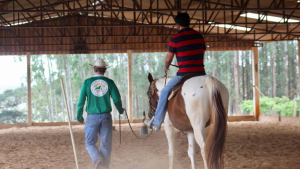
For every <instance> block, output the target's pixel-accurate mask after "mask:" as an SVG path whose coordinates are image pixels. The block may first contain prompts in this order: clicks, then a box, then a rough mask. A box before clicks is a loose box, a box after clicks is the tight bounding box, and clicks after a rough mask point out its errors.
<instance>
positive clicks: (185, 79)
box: [168, 73, 206, 100]
mask: <svg viewBox="0 0 300 169" xmlns="http://www.w3.org/2000/svg"><path fill="white" fill-rule="evenodd" d="M204 75H206V74H203V73H189V74H186V75H184V76H182V78H181V80H180V81H179V82H178V83H177V84H176V85H175V86H174V87H173V89H172V91H171V94H170V95H169V98H168V100H170V99H172V98H173V97H174V96H175V95H176V94H177V92H178V90H179V89H180V88H181V87H182V85H183V84H184V82H185V81H187V80H188V79H190V78H192V77H196V76H204Z"/></svg>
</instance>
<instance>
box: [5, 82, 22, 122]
mask: <svg viewBox="0 0 300 169" xmlns="http://www.w3.org/2000/svg"><path fill="white" fill-rule="evenodd" d="M24 90H25V91H26V87H21V88H18V89H15V90H5V91H4V92H3V93H2V94H0V124H4V123H25V122H26V120H27V110H26V105H24V102H25V103H26V99H25V98H26V93H25V92H24ZM24 94H25V96H24Z"/></svg>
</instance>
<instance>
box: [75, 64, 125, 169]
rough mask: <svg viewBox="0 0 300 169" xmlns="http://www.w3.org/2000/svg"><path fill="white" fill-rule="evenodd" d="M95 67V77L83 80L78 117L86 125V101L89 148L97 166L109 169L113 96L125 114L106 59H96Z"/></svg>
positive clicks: (86, 129) (86, 130) (118, 108)
mask: <svg viewBox="0 0 300 169" xmlns="http://www.w3.org/2000/svg"><path fill="white" fill-rule="evenodd" d="M93 67H94V72H95V76H94V77H91V78H89V79H86V80H85V81H84V82H83V85H82V88H81V92H80V96H79V100H78V104H77V120H78V122H79V123H81V124H83V123H84V119H83V117H82V114H83V107H84V104H85V100H86V99H87V103H86V109H85V110H86V112H87V117H86V123H85V126H84V131H85V139H86V150H87V151H88V153H89V154H90V156H91V158H92V160H93V162H94V165H95V167H96V169H108V168H109V163H110V156H111V147H112V117H111V114H110V112H111V110H112V108H111V102H110V97H111V98H112V100H113V102H114V104H115V106H116V108H117V110H118V111H119V113H120V114H122V113H123V108H122V100H121V96H120V93H119V90H118V88H117V86H116V84H115V83H114V81H113V80H111V79H109V78H107V77H104V73H105V71H106V69H107V67H106V65H105V62H104V60H103V59H100V60H97V61H96V63H95V65H94V66H93ZM98 134H99V138H100V142H101V146H100V151H99V149H98V147H97V146H96V143H97V141H98Z"/></svg>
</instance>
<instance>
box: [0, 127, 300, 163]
mask: <svg viewBox="0 0 300 169" xmlns="http://www.w3.org/2000/svg"><path fill="white" fill-rule="evenodd" d="M228 126H229V130H228V136H227V143H226V149H227V152H226V157H225V161H226V168H227V169H236V168H249V169H260V168H261V169H277V168H278V169H279V168H280V169H299V168H300V123H297V122H230V123H228ZM117 128H118V127H117ZM134 130H135V131H136V132H139V126H137V125H135V127H134ZM73 131H74V136H75V142H76V148H77V156H78V159H79V168H80V169H93V168H94V167H93V164H92V161H91V159H90V157H89V155H88V153H87V151H86V150H85V136H84V131H83V125H82V126H73ZM0 146H1V148H0V169H48V168H49V169H50V168H51V169H52V168H53V169H74V168H76V167H75V162H74V161H75V160H74V155H73V150H72V145H71V140H70V133H69V129H68V126H58V127H28V128H16V127H14V128H10V129H1V130H0ZM187 147H188V145H187V139H176V155H175V165H176V167H175V168H176V169H189V168H190V160H189V157H188V155H187ZM196 164H197V167H198V169H200V168H203V161H202V158H201V155H200V149H199V148H198V147H197V155H196ZM167 168H168V144H167V139H166V136H165V133H164V132H163V131H162V132H154V133H153V135H151V136H150V138H149V139H147V140H138V139H136V138H135V137H134V136H133V135H132V133H131V132H130V131H129V127H128V125H127V124H126V125H123V127H122V144H121V145H120V144H119V132H118V131H114V134H113V152H112V160H111V169H167Z"/></svg>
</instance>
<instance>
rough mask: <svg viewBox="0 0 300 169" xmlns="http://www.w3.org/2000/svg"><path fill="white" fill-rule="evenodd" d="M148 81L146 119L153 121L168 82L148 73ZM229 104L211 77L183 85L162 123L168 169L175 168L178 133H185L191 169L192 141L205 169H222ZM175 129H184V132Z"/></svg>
mask: <svg viewBox="0 0 300 169" xmlns="http://www.w3.org/2000/svg"><path fill="white" fill-rule="evenodd" d="M148 80H149V83H150V86H149V89H148V92H147V95H148V97H149V104H150V107H149V112H148V116H149V118H152V117H153V116H154V115H155V111H156V107H157V103H158V99H159V96H160V91H161V90H162V89H163V88H164V86H165V85H166V84H167V83H168V82H169V81H170V80H171V78H166V77H162V78H158V79H155V80H153V77H152V75H151V73H149V75H148ZM169 99H170V98H169ZM228 102H229V93H228V90H227V88H226V87H225V85H224V84H223V83H221V82H220V81H219V80H217V79H216V78H214V77H211V76H208V75H205V76H195V77H192V78H190V79H188V80H186V81H185V82H184V83H183V85H182V86H181V88H180V89H179V91H178V92H177V94H176V96H174V97H173V98H171V99H170V100H169V103H168V111H167V113H166V117H165V120H164V126H165V134H166V136H167V140H168V144H169V169H173V168H174V139H175V137H174V132H179V131H181V132H185V133H187V138H188V143H189V146H188V156H189V158H190V160H191V167H192V169H195V168H196V167H195V141H196V142H197V143H198V145H199V146H200V149H201V155H202V158H203V161H204V167H205V169H220V168H224V153H225V138H226V131H227V113H228ZM187 123H189V124H187ZM209 124H210V131H209V134H208V136H207V137H206V135H205V128H206V127H207V126H208V125H209ZM175 126H176V127H175ZM188 126H190V127H188ZM178 128H185V129H184V130H185V131H183V130H182V129H178Z"/></svg>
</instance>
